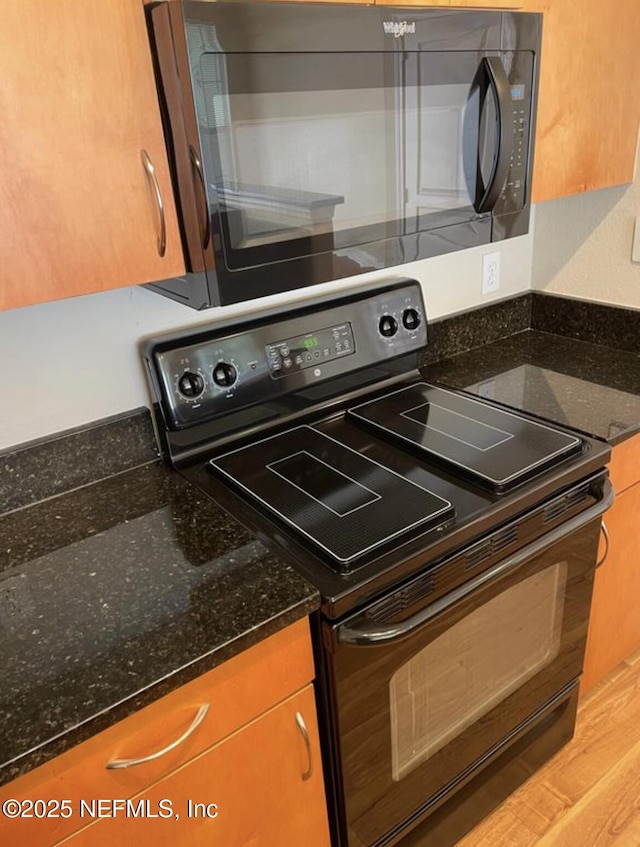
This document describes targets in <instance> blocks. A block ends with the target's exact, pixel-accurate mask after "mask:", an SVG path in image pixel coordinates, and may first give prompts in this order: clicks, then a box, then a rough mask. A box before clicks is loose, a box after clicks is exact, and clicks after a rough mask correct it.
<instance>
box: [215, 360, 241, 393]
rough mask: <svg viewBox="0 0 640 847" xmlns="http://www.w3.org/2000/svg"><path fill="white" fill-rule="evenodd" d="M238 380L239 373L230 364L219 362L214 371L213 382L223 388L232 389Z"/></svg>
mask: <svg viewBox="0 0 640 847" xmlns="http://www.w3.org/2000/svg"><path fill="white" fill-rule="evenodd" d="M237 379H238V371H237V370H236V368H235V366H234V365H230V364H229V363H228V362H218V364H217V365H216V366H215V368H214V369H213V381H214V382H215V384H216V385H219V386H220V387H221V388H231V386H232V385H234V384H235V381H236V380H237Z"/></svg>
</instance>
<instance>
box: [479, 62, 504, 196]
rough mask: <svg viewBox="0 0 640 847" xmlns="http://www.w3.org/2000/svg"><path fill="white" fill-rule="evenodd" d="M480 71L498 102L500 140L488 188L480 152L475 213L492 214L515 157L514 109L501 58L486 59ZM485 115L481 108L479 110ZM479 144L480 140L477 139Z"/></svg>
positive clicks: (486, 89)
mask: <svg viewBox="0 0 640 847" xmlns="http://www.w3.org/2000/svg"><path fill="white" fill-rule="evenodd" d="M481 68H482V70H483V71H486V78H487V79H488V81H489V85H488V86H487V87H486V88H485V97H486V93H487V92H488V91H489V89H491V91H493V96H494V98H495V101H496V115H497V123H498V138H497V149H496V155H495V156H494V160H493V168H492V170H491V175H490V177H489V181H488V183H487V185H486V186H485V185H484V184H483V183H482V176H481V174H480V151H479V150H478V182H479V191H478V193H477V196H476V202H475V203H474V209H475V210H476V212H490V211H492V209H493V207H494V206H495V205H496V203H497V202H498V198H499V197H500V194H501V192H502V189H503V188H504V184H505V182H506V179H507V174H508V173H509V165H510V164H511V156H512V155H513V106H512V102H511V86H510V83H509V79H508V77H507V74H506V72H505V69H504V66H503V64H502V61H501V59H500V57H499V56H485V57H484V58H483V60H482V65H481ZM480 114H482V108H481V109H480ZM478 144H480V139H478Z"/></svg>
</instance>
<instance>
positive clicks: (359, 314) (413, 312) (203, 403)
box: [145, 280, 427, 429]
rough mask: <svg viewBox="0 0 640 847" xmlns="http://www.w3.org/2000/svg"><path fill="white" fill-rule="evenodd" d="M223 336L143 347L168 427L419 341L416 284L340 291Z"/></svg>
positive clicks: (421, 318)
mask: <svg viewBox="0 0 640 847" xmlns="http://www.w3.org/2000/svg"><path fill="white" fill-rule="evenodd" d="M245 326H246V328H243V324H242V323H238V324H236V325H235V326H233V327H227V331H221V330H220V329H217V328H216V327H215V325H213V326H211V327H210V328H209V329H207V328H205V329H202V328H198V329H197V331H196V330H194V333H193V335H191V336H190V335H186V334H184V333H181V334H180V335H178V336H175V337H173V338H172V337H165V338H159V339H156V340H154V341H151V342H149V344H148V352H146V353H145V358H146V359H147V364H148V367H149V371H150V376H151V381H152V384H153V385H154V386H155V390H156V394H158V395H159V399H160V402H161V404H162V408H163V410H164V417H165V420H166V421H167V423H168V425H169V427H170V428H172V429H184V428H187V427H189V426H191V425H195V424H198V423H201V422H203V421H207V420H211V419H214V418H218V417H220V416H223V415H227V414H228V413H229V412H236V411H238V410H239V409H244V410H246V409H248V408H249V407H255V406H258V405H260V404H268V403H269V402H270V401H275V400H277V399H278V398H279V397H281V396H282V395H284V394H291V393H294V392H296V391H305V390H306V389H310V388H312V387H313V386H315V385H318V384H319V383H323V382H326V381H328V380H330V379H332V378H335V377H342V376H345V375H348V374H350V373H351V372H353V371H358V370H361V369H362V368H366V367H371V366H373V365H379V364H380V363H382V362H384V361H385V360H389V359H395V358H397V357H399V356H402V355H405V354H407V353H412V352H417V351H418V350H420V349H422V348H424V347H425V346H426V343H427V321H426V314H425V308H424V303H423V300H422V292H421V288H420V284H419V283H418V282H416V281H414V280H402V282H397V283H387V284H386V285H385V286H384V287H381V286H378V287H376V288H375V289H374V290H373V291H372V292H368V293H360V294H353V293H351V294H348V293H346V294H345V297H344V298H343V299H341V300H336V299H334V300H333V301H332V302H331V304H324V305H322V304H320V305H318V306H317V307H315V308H313V309H301V308H300V306H298V307H297V309H293V308H292V309H291V311H290V312H280V313H279V314H278V315H276V316H275V317H272V318H271V319H264V320H258V321H256V320H255V319H254V320H253V321H247V322H246V324H245Z"/></svg>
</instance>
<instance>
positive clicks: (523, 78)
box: [496, 51, 534, 213]
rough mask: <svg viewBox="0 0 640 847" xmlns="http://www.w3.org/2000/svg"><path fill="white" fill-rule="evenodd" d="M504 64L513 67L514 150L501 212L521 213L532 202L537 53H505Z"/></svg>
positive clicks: (511, 88) (501, 199)
mask: <svg viewBox="0 0 640 847" xmlns="http://www.w3.org/2000/svg"><path fill="white" fill-rule="evenodd" d="M502 60H503V63H505V65H506V66H507V67H509V69H510V70H509V83H510V90H511V105H512V110H513V115H512V121H511V131H512V140H513V148H512V153H511V161H510V163H509V172H508V175H507V179H506V182H505V186H504V189H503V191H502V194H501V195H500V200H499V208H497V209H496V211H497V212H500V213H505V212H507V213H508V212H518V211H520V210H521V209H523V208H524V206H525V205H526V203H527V201H528V197H527V192H528V188H529V180H530V178H531V175H530V173H529V166H530V161H529V159H530V156H529V150H530V148H531V105H532V103H531V101H532V97H533V91H532V89H531V80H532V79H533V62H534V56H533V53H530V52H528V51H522V52H514V53H503V54H502Z"/></svg>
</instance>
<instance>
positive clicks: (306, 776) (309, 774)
mask: <svg viewBox="0 0 640 847" xmlns="http://www.w3.org/2000/svg"><path fill="white" fill-rule="evenodd" d="M296 723H297V724H298V729H299V730H300V732H301V733H302V737H303V738H304V743H305V746H306V748H307V756H308V757H309V767H308V769H307V770H306V771H305V772H304V773H303V774H302V778H303V779H311V777H312V776H313V755H312V752H311V741H310V740H309V732H308V731H307V725H306V723H305V722H304V718H303V717H302V715H301V714H300V712H296Z"/></svg>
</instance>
